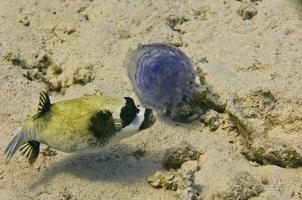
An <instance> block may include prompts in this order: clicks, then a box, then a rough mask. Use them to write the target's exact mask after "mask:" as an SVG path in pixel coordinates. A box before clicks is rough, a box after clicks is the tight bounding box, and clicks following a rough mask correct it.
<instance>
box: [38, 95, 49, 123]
mask: <svg viewBox="0 0 302 200" xmlns="http://www.w3.org/2000/svg"><path fill="white" fill-rule="evenodd" d="M50 108H51V103H50V99H49V96H48V93H47V92H44V91H43V92H41V93H40V102H39V106H38V113H37V117H40V116H42V115H44V114H45V113H47V112H48V111H50Z"/></svg>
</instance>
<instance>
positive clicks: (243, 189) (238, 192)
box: [221, 171, 264, 200]
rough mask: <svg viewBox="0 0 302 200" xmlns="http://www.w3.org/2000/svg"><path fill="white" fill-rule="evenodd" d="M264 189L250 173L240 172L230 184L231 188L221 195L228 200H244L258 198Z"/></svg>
mask: <svg viewBox="0 0 302 200" xmlns="http://www.w3.org/2000/svg"><path fill="white" fill-rule="evenodd" d="M263 191H264V189H263V187H262V185H261V183H260V182H259V181H258V180H257V179H255V178H254V177H252V176H251V175H250V174H249V173H248V172H246V171H242V172H239V173H238V174H237V175H236V176H235V177H234V178H233V183H230V186H229V188H228V189H227V190H226V191H225V192H224V193H223V194H222V195H221V196H222V197H223V199H226V200H228V199H229V200H242V199H249V198H251V197H256V196H258V195H259V194H260V193H261V192H263Z"/></svg>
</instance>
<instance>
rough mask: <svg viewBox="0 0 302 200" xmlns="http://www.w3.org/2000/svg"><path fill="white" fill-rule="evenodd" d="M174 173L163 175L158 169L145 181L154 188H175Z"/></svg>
mask: <svg viewBox="0 0 302 200" xmlns="http://www.w3.org/2000/svg"><path fill="white" fill-rule="evenodd" d="M174 178H175V175H174V174H173V173H172V172H170V173H169V174H167V175H165V174H163V173H162V172H160V171H157V172H156V173H155V174H154V175H153V176H150V177H149V178H148V179H147V181H148V183H149V184H150V185H151V186H153V187H155V188H164V189H171V190H175V189H177V188H176V187H175V186H173V185H174V181H173V179H174Z"/></svg>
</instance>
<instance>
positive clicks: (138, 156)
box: [132, 149, 146, 159]
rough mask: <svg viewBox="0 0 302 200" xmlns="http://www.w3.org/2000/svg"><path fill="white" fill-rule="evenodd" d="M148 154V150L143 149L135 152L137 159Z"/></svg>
mask: <svg viewBox="0 0 302 200" xmlns="http://www.w3.org/2000/svg"><path fill="white" fill-rule="evenodd" d="M145 154H146V151H145V150H143V149H138V150H136V151H134V152H133V154H132V155H133V156H134V157H135V158H136V159H140V158H142V157H144V156H145Z"/></svg>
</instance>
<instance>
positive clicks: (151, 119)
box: [139, 108, 156, 130]
mask: <svg viewBox="0 0 302 200" xmlns="http://www.w3.org/2000/svg"><path fill="white" fill-rule="evenodd" d="M155 122H156V118H155V116H154V114H153V110H152V109H149V108H146V109H145V113H144V121H143V123H142V124H141V126H140V127H139V130H143V129H146V128H150V127H151V126H153V124H154V123H155Z"/></svg>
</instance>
